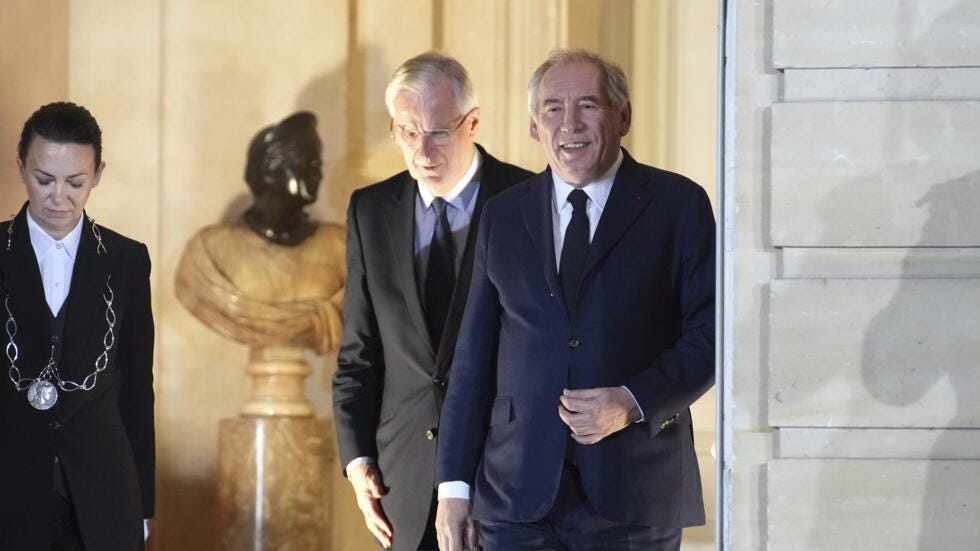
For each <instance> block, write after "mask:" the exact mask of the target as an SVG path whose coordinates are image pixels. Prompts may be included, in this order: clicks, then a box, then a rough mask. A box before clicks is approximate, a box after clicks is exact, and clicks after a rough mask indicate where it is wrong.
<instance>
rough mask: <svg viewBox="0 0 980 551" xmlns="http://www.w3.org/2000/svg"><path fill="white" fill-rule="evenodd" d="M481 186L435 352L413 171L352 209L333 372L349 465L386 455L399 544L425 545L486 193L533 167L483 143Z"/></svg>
mask: <svg viewBox="0 0 980 551" xmlns="http://www.w3.org/2000/svg"><path fill="white" fill-rule="evenodd" d="M477 148H478V149H479V151H480V154H481V155H482V156H483V164H482V167H481V169H480V170H481V173H480V174H481V175H480V190H479V193H478V194H477V202H476V208H475V210H474V213H473V217H472V219H471V222H470V231H469V235H468V237H467V244H466V248H465V250H464V251H463V260H462V267H461V268H460V272H459V275H458V277H457V278H456V288H455V290H454V291H453V298H452V302H451V305H450V309H449V315H448V319H447V321H446V326H445V329H444V335H443V338H442V339H441V343H440V346H439V349H438V350H434V349H433V346H432V343H431V341H430V339H429V333H428V330H427V329H426V322H425V313H424V311H423V305H422V299H421V296H420V293H419V283H418V281H417V277H416V274H415V255H414V241H415V195H416V193H417V191H416V190H417V186H418V184H417V183H416V181H415V180H414V179H413V178H412V177H411V176H410V175H409V173H408V172H407V171H406V172H402V173H399V174H397V175H395V176H393V177H391V178H389V179H387V180H385V181H383V182H380V183H377V184H374V185H371V186H368V187H366V188H363V189H359V190H357V191H355V192H354V193H353V194H352V195H351V200H350V206H349V208H348V210H347V287H346V291H345V296H344V330H343V337H342V339H341V346H340V352H339V354H338V369H337V373H336V375H335V376H334V379H333V404H334V418H335V420H336V424H337V439H338V443H339V448H340V463H341V467H342V468H343V467H346V466H347V464H348V463H349V462H350V461H351V460H353V459H354V458H356V457H362V456H368V457H373V458H377V460H378V465H379V467H380V469H381V473H382V476H383V477H384V483H385V485H386V486H388V487H389V488H390V491H389V492H388V494H387V495H386V496H384V497H383V498H382V500H381V502H382V507H383V508H384V511H385V514H386V515H387V516H388V520H389V521H390V522H391V524H392V528H393V531H394V535H393V543H394V547H393V549H395V550H396V551H397V550H402V549H412V550H414V549H416V548H417V546H418V543H419V541H421V538H422V533H423V531H424V530H425V522H426V520H427V519H428V517H429V507H430V506H431V503H432V496H433V477H434V469H435V454H436V440H435V436H436V435H437V434H438V430H439V428H438V427H439V410H440V409H441V407H442V400H443V397H444V395H445V389H446V381H447V380H448V378H449V366H450V363H451V360H452V354H453V349H454V347H455V344H456V335H457V333H458V331H459V320H460V318H461V317H462V314H463V307H464V304H465V300H466V294H467V290H468V288H469V280H470V274H471V273H472V268H473V242H474V240H475V238H476V228H477V227H478V223H479V219H480V212H481V210H482V208H483V204H484V203H485V202H486V200H487V198H489V197H490V196H492V195H495V194H497V193H499V192H500V191H501V190H503V189H505V188H507V187H509V186H511V185H512V184H515V183H517V182H520V181H521V180H524V179H525V178H527V177H529V176H530V175H531V173H530V172H528V171H526V170H524V169H521V168H518V167H516V166H513V165H509V164H505V163H502V162H500V161H498V160H496V159H494V158H493V157H491V156H490V155H489V154H487V152H486V151H485V150H484V149H483V148H482V147H480V146H477Z"/></svg>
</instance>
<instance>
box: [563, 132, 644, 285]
mask: <svg viewBox="0 0 980 551" xmlns="http://www.w3.org/2000/svg"><path fill="white" fill-rule="evenodd" d="M647 183H648V181H647V179H646V178H644V175H643V173H642V171H641V170H640V166H639V165H638V164H637V163H636V161H634V160H633V158H632V157H630V155H629V153H626V152H625V150H624V158H623V164H622V165H621V166H620V168H619V172H618V173H617V174H616V179H615V180H614V181H613V186H612V190H611V191H610V192H609V200H608V201H606V208H605V209H603V212H602V218H600V219H599V226H598V227H597V228H596V232H595V237H593V239H592V243H591V244H590V245H589V250H588V252H587V253H586V256H585V266H583V267H582V283H581V284H580V286H579V289H583V290H584V289H585V286H586V282H587V281H588V280H589V278H590V277H591V276H592V274H593V272H595V270H596V269H597V267H598V265H599V263H600V262H601V261H602V259H603V258H604V257H605V256H606V254H608V253H609V251H610V249H612V248H613V246H615V245H616V243H618V242H619V240H620V239H621V238H622V237H623V234H624V233H626V230H627V229H629V227H630V226H632V225H633V222H635V221H636V219H637V217H639V216H640V213H642V212H643V211H644V209H646V207H647V205H648V204H649V203H650V200H651V198H652V197H653V193H652V190H650V189H648V187H647Z"/></svg>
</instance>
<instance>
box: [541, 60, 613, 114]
mask: <svg viewBox="0 0 980 551" xmlns="http://www.w3.org/2000/svg"><path fill="white" fill-rule="evenodd" d="M582 98H593V99H597V100H602V101H603V102H608V98H609V94H608V92H607V90H606V82H605V79H603V78H602V72H601V71H600V70H599V68H598V67H597V66H596V65H595V64H593V63H589V62H587V61H575V62H571V63H566V64H563V65H557V66H555V67H552V68H550V69H548V70H547V71H546V72H545V74H544V75H543V77H542V78H541V82H540V83H539V84H538V102H539V103H542V104H543V103H546V102H548V101H555V100H569V99H571V100H576V99H582Z"/></svg>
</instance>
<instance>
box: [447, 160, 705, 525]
mask: <svg viewBox="0 0 980 551" xmlns="http://www.w3.org/2000/svg"><path fill="white" fill-rule="evenodd" d="M552 187H553V183H552V176H551V171H550V170H546V171H544V172H542V173H541V174H539V175H537V176H535V177H534V178H532V179H530V180H528V181H526V182H524V183H523V184H521V185H518V186H515V187H513V188H511V189H510V190H508V191H507V192H506V193H503V194H501V195H499V196H498V197H495V198H494V199H493V200H491V201H490V202H489V203H488V204H487V206H486V208H485V209H484V211H483V219H482V220H481V224H480V230H479V236H478V237H477V242H476V247H475V252H474V265H473V276H472V282H471V285H470V294H469V300H468V301H467V305H466V314H465V316H464V318H463V322H462V327H461V329H460V333H459V340H458V343H457V347H456V354H455V359H454V361H453V367H452V371H453V379H452V381H451V382H450V385H449V392H448V394H447V396H446V403H445V407H444V408H443V411H442V432H441V434H440V440H439V454H438V461H437V481H439V482H445V481H450V480H461V481H464V482H468V483H471V484H473V487H474V492H475V496H474V502H473V515H474V517H476V518H477V519H479V520H497V521H509V522H528V521H535V520H539V519H541V518H542V517H544V516H545V515H546V514H547V513H548V511H549V510H550V508H551V506H552V505H553V503H554V501H555V496H556V494H557V491H558V483H559V479H560V478H561V471H562V464H563V462H564V460H565V448H566V443H569V442H570V440H569V438H568V434H569V429H568V427H567V426H566V425H565V424H564V423H563V422H562V421H561V419H560V418H559V416H558V403H559V402H558V398H559V396H560V395H561V392H562V389H564V388H573V389H575V388H595V387H609V386H619V385H626V386H627V387H628V388H629V389H630V391H631V392H632V393H633V395H634V396H635V397H636V399H637V401H638V403H639V405H640V407H641V408H642V409H643V412H644V414H645V415H646V422H644V423H635V424H632V425H630V426H628V427H626V428H625V429H623V430H621V431H619V432H616V433H614V434H612V435H610V436H608V437H606V438H605V439H603V440H602V441H600V442H598V443H596V444H592V445H579V444H571V445H573V446H574V447H573V453H574V454H575V460H576V462H577V464H578V469H579V472H580V474H581V479H582V486H583V489H584V491H585V494H586V495H587V497H588V501H589V504H590V505H591V506H592V507H593V508H594V509H595V510H596V511H597V512H598V513H599V514H600V515H602V516H603V517H605V518H607V519H609V520H613V521H618V522H624V523H630V524H640V525H646V526H657V527H661V528H678V527H682V526H690V525H694V524H702V523H704V508H703V505H702V500H701V482H700V479H699V476H698V465H697V459H696V457H695V454H694V443H693V432H692V428H691V415H690V411H689V409H688V406H689V405H690V404H691V403H693V402H694V401H695V400H696V399H697V398H698V397H699V396H701V394H702V393H704V392H705V391H706V390H707V389H708V388H709V387H710V386H711V384H712V383H713V381H714V322H715V309H714V294H715V268H714V266H715V263H714V259H715V247H714V236H715V224H714V219H713V217H712V213H711V206H710V204H709V202H708V198H707V196H706V195H705V192H704V190H703V189H701V187H699V186H698V185H697V184H695V183H693V182H691V181H690V180H688V179H686V178H684V177H682V176H679V175H677V174H673V173H670V172H666V171H663V170H659V169H656V168H654V167H650V166H644V165H641V164H639V163H637V162H636V161H634V160H633V159H632V157H630V156H629V155H628V154H625V158H624V159H623V163H622V165H621V166H620V168H619V171H618V172H617V173H616V179H615V182H614V183H613V186H612V190H611V191H610V194H609V199H608V201H607V202H606V206H605V208H604V209H603V213H602V218H601V219H600V220H599V224H598V227H597V229H596V232H595V236H594V237H593V239H592V242H591V243H590V245H589V249H588V251H587V253H586V258H585V266H584V268H583V271H582V280H581V283H580V287H579V291H578V293H579V294H578V297H577V299H576V302H575V309H574V311H572V312H570V311H569V309H568V308H567V307H566V304H567V301H566V300H565V297H563V296H562V286H561V285H560V284H559V280H558V269H557V266H556V261H555V245H554V232H553V225H552V215H551V213H552V206H551V205H552Z"/></svg>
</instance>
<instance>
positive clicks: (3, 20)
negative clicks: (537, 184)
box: [0, 0, 716, 551]
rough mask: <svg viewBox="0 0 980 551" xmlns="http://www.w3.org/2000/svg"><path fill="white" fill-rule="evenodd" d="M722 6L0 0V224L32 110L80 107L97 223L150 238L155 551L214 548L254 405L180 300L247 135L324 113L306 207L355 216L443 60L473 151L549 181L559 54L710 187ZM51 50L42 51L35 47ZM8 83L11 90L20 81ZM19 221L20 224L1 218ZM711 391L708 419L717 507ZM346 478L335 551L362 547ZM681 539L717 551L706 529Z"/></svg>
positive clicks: (216, 342)
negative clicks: (236, 427) (230, 447)
mask: <svg viewBox="0 0 980 551" xmlns="http://www.w3.org/2000/svg"><path fill="white" fill-rule="evenodd" d="M715 18H716V5H715V3H714V2H712V1H710V0H698V1H696V2H693V1H685V2H675V1H673V0H651V1H648V0H623V1H617V2H608V1H603V0H546V1H540V2H538V1H535V2H527V1H524V0H499V1H497V0H480V1H472V0H411V1H404V0H401V1H395V0H390V1H388V0H386V1H378V0H290V1H289V2H264V1H257V0H246V1H243V2H235V3H229V2H225V1H217V0H193V1H192V0H145V1H140V2H126V1H123V0H73V1H71V2H67V1H65V0H0V68H2V69H3V71H2V72H3V74H4V75H9V76H11V78H8V79H7V81H6V84H5V86H6V88H5V90H4V92H3V98H4V101H3V102H0V121H2V125H0V127H2V129H3V132H2V133H0V134H2V135H0V151H7V152H8V153H7V156H6V157H3V158H5V159H7V162H4V163H0V178H2V180H0V182H2V183H0V186H2V187H0V189H2V193H0V215H2V214H4V213H5V212H13V211H14V209H16V208H17V207H19V205H20V204H21V203H22V202H23V197H24V195H23V190H22V188H21V187H20V184H19V182H18V179H17V177H16V170H15V169H14V164H13V156H14V153H13V152H14V145H15V143H16V139H17V134H18V133H19V129H20V126H21V124H22V123H23V120H24V119H25V118H26V117H27V116H28V115H29V114H30V112H31V111H32V110H33V109H34V108H36V107H37V106H38V105H40V104H42V103H44V102H46V101H51V100H56V99H70V100H73V101H77V102H79V103H82V104H84V105H86V106H88V107H89V108H90V109H91V110H92V111H93V113H94V114H95V115H96V116H97V117H98V119H99V121H100V123H101V124H102V127H103V130H104V134H105V136H104V139H105V152H104V157H105V159H106V162H107V168H106V172H105V174H104V177H103V179H102V185H100V187H99V188H98V190H97V191H96V192H95V193H94V194H93V195H92V198H91V201H90V203H89V211H90V213H91V214H92V215H93V216H94V217H95V218H96V219H98V220H99V221H100V222H101V223H104V224H106V225H107V226H109V227H112V228H114V229H117V230H119V231H121V232H123V233H126V234H128V235H131V236H133V237H135V238H137V239H140V240H142V241H144V242H146V243H147V244H148V246H149V248H150V252H151V256H152V260H153V275H152V278H153V281H152V283H153V291H154V308H155V315H156V321H157V355H156V385H157V439H158V464H157V473H158V494H157V517H156V519H155V520H154V522H153V534H152V538H151V545H152V548H153V549H154V550H158V551H159V550H164V551H166V550H174V551H178V550H179V551H193V550H207V551H211V550H213V549H216V548H217V541H218V538H217V535H216V534H215V532H214V527H215V522H216V518H217V514H216V508H217V503H216V501H217V491H216V488H215V484H216V473H217V443H218V438H217V429H218V421H219V420H220V419H222V418H226V417H232V416H235V415H236V414H237V410H238V407H239V405H240V404H241V402H242V401H243V399H244V397H245V395H246V393H247V382H246V379H245V375H244V373H243V368H244V365H245V362H246V356H247V352H246V350H245V348H244V346H241V345H239V344H237V343H234V342H230V341H228V340H225V339H223V338H221V337H219V336H217V335H215V334H213V333H212V332H211V331H209V330H208V329H207V328H206V327H205V326H204V325H202V324H201V323H200V322H198V321H197V320H196V319H195V318H193V317H192V316H191V315H189V314H188V313H187V312H186V311H185V309H184V308H183V307H182V306H181V305H180V304H179V303H178V302H177V301H176V300H175V297H174V285H173V278H174V271H175V269H176V265H177V262H178V260H179V256H180V254H181V251H182V249H183V246H184V243H185V242H186V241H187V239H188V238H189V237H190V236H191V235H192V234H193V233H194V232H196V231H197V230H198V229H199V228H201V227H202V226H205V225H207V224H212V223H215V222H218V221H220V220H224V219H228V218H232V217H235V216H237V215H238V214H239V213H240V212H241V211H242V210H243V209H244V207H245V206H246V204H247V190H246V188H245V185H244V182H243V180H242V172H243V169H244V161H245V150H246V147H247V143H248V140H249V139H250V138H251V136H252V135H253V134H254V133H255V132H256V131H257V130H258V129H259V128H260V127H262V126H264V125H266V124H269V123H272V122H275V121H277V120H279V119H281V118H283V117H284V116H286V115H288V114H290V113H291V112H293V111H295V110H298V109H309V110H311V111H313V112H315V113H316V114H317V116H318V118H319V130H320V135H321V137H322V139H323V143H324V184H323V186H322V188H321V192H320V198H319V201H318V202H317V203H316V205H314V207H313V209H312V210H313V212H314V214H315V215H316V216H318V217H319V218H321V219H324V220H329V221H334V222H340V223H342V222H343V221H344V212H345V208H346V205H347V199H348V197H349V194H350V192H351V191H352V190H353V189H355V188H357V187H360V186H363V185H367V184H369V183H371V182H373V181H377V180H379V179H381V178H384V177H387V176H388V175H390V174H392V173H394V172H396V171H399V170H401V169H402V168H403V166H402V161H401V158H400V155H399V153H398V151H397V149H396V148H394V147H393V146H392V145H391V144H390V143H389V140H388V138H387V126H388V116H387V113H386V112H385V108H384V104H383V90H384V86H385V83H386V81H387V79H388V77H389V75H390V73H391V71H392V70H393V69H394V68H395V67H396V66H397V65H398V64H399V63H400V62H401V61H403V60H404V59H405V58H407V57H409V56H411V55H414V54H416V53H419V52H421V51H424V50H426V49H430V48H437V49H441V50H443V51H446V52H448V53H450V54H451V55H454V56H456V57H458V58H459V59H460V60H461V61H462V62H463V63H464V64H465V65H466V66H467V67H468V68H469V69H470V71H471V76H472V78H473V80H474V84H475V86H476V88H477V93H478V96H479V98H480V103H481V106H482V125H481V129H480V136H479V141H480V142H481V143H483V144H484V145H486V146H487V147H488V149H490V151H492V152H493V153H494V154H495V155H497V156H498V157H500V158H503V159H505V160H508V161H510V162H515V163H518V164H521V165H523V166H525V167H527V168H530V169H534V170H540V169H541V168H543V166H544V161H543V158H542V156H541V155H540V153H539V152H538V146H537V145H536V144H535V143H533V142H532V141H531V140H530V139H529V137H528V135H527V127H528V115H527V110H526V84H527V79H528V77H529V76H530V74H531V72H532V71H533V69H534V67H535V66H536V65H537V64H538V63H540V61H541V60H542V59H543V58H544V57H545V55H546V54H547V52H548V51H549V50H551V49H552V48H554V47H558V46H577V47H587V48H591V49H594V50H598V51H600V52H602V53H604V54H606V55H607V56H609V57H611V58H613V59H614V60H616V61H618V62H619V63H620V64H622V65H623V66H624V68H625V69H626V71H627V73H628V74H629V76H630V78H631V81H632V85H633V116H634V120H633V129H632V132H631V134H630V136H628V138H627V141H626V145H627V147H629V148H630V151H631V153H633V154H634V156H636V157H637V158H638V159H640V160H642V161H646V162H649V163H652V164H657V165H658V166H662V167H664V168H667V169H670V170H676V171H679V172H682V173H684V174H686V175H688V176H691V177H692V178H694V179H695V180H697V181H698V182H700V183H701V184H702V185H704V186H705V187H706V188H707V190H708V192H709V195H710V196H712V197H714V190H715V184H714V180H715V155H716V152H715V126H716V125H715V90H716V82H715V71H716V69H715V67H716V65H715V64H716V60H715V48H716V38H715V37H716V21H715ZM39 36H44V37H45V39H44V40H38V37H39ZM13 77H16V78H13ZM2 209H6V211H4V210H2ZM310 360H311V362H312V363H313V365H314V369H315V372H314V375H313V376H311V377H310V379H309V380H308V383H307V392H308V394H309V396H310V398H311V400H312V401H313V402H314V404H315V406H316V408H317V411H318V414H319V415H321V416H329V415H330V397H329V380H330V376H331V374H332V372H333V369H334V367H333V366H334V363H335V358H334V357H315V356H312V355H311V356H310ZM713 396H714V395H713V393H711V394H709V395H708V396H707V397H706V398H705V399H704V400H703V403H701V404H699V406H698V408H697V409H696V411H695V416H696V418H697V421H696V423H697V428H698V431H699V432H698V435H697V440H698V450H699V456H700V457H701V459H702V462H703V465H702V469H703V471H704V475H705V487H706V491H707V495H706V497H707V501H708V505H709V509H711V505H712V500H713V496H712V495H711V494H712V492H711V489H712V488H713V469H714V467H713V465H712V460H711V457H710V454H709V449H710V447H711V443H712V441H713V431H714V413H713V411H714V408H713V400H714V397H713ZM339 472H340V468H339V466H336V465H335V468H334V469H332V472H331V476H333V473H338V474H337V476H334V477H333V478H332V481H333V483H334V484H335V485H336V489H335V492H334V497H333V499H334V511H335V522H334V536H335V537H334V549H336V550H350V551H354V550H361V549H366V548H369V547H370V545H371V544H370V543H369V542H370V537H369V536H367V532H366V530H365V529H363V528H362V525H361V519H360V515H359V512H358V511H357V510H356V508H355V507H354V505H353V500H352V499H351V495H350V493H349V489H348V487H347V484H346V482H345V481H344V480H343V479H342V478H341V477H340V476H339ZM685 538H686V542H687V543H686V545H689V546H690V548H691V549H695V548H696V547H694V545H695V544H699V543H700V544H701V545H702V548H703V547H704V546H710V542H711V541H712V528H711V527H710V526H709V527H707V528H704V529H699V530H694V531H691V532H690V533H689V534H687V535H686V536H685Z"/></svg>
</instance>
